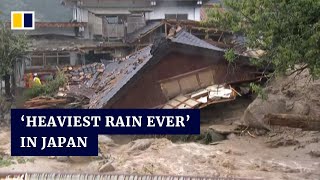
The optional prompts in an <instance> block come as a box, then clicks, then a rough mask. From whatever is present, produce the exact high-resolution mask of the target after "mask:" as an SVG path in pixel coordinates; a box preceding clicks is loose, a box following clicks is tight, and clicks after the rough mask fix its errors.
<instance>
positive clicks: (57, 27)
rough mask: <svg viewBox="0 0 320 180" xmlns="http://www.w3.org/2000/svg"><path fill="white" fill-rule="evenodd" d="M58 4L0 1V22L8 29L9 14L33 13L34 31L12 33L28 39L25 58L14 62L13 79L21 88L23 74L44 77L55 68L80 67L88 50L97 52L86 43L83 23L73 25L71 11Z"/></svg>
mask: <svg viewBox="0 0 320 180" xmlns="http://www.w3.org/2000/svg"><path fill="white" fill-rule="evenodd" d="M61 2H62V1H59V0H32V1H17V0H2V1H1V6H0V11H1V12H2V15H1V18H2V20H3V21H5V22H7V25H8V27H10V21H11V11H34V12H35V30H31V31H30V30H28V31H21V30H19V31H14V33H23V34H26V35H27V36H28V39H29V41H30V49H29V50H28V54H26V55H25V58H23V59H19V60H17V65H16V69H15V72H16V73H15V78H16V83H17V85H18V86H21V87H23V86H24V76H25V74H27V73H38V74H42V72H43V73H44V74H48V72H51V71H55V70H56V67H57V66H65V65H72V66H75V65H83V64H85V55H86V54H87V53H88V51H89V50H90V49H98V48H100V44H101V43H99V42H94V41H93V40H90V39H89V32H88V29H87V22H86V21H78V20H79V19H78V20H77V21H76V19H77V17H76V14H75V13H74V12H75V10H74V9H73V8H70V7H68V6H65V5H64V3H61Z"/></svg>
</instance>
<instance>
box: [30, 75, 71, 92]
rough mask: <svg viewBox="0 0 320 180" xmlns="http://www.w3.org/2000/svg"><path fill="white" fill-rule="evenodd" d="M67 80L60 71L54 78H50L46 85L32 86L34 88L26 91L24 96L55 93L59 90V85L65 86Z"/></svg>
mask: <svg viewBox="0 0 320 180" xmlns="http://www.w3.org/2000/svg"><path fill="white" fill-rule="evenodd" d="M65 82H66V78H65V76H64V74H63V73H62V72H58V73H57V76H56V78H55V79H53V80H49V81H48V82H47V83H46V84H45V85H40V86H32V88H30V89H28V90H26V91H25V93H24V96H25V97H26V98H34V97H37V96H41V95H53V94H54V93H56V92H57V91H58V90H59V87H61V86H63V85H64V84H65Z"/></svg>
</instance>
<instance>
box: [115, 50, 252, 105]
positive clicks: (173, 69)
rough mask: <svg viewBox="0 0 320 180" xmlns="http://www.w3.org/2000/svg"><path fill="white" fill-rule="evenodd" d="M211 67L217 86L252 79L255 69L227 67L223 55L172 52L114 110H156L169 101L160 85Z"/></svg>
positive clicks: (131, 88)
mask: <svg viewBox="0 0 320 180" xmlns="http://www.w3.org/2000/svg"><path fill="white" fill-rule="evenodd" d="M210 66H211V67H212V68H213V70H214V71H215V76H214V81H215V82H216V84H217V83H219V84H222V83H227V82H233V81H238V80H245V79H250V78H253V74H252V73H250V71H253V70H252V69H250V68H249V67H241V68H240V67H239V66H237V68H235V67H232V66H230V65H229V66H228V64H227V63H226V61H225V60H224V58H223V54H221V53H217V54H216V55H213V56H211V57H207V56H201V55H186V54H184V53H178V52H172V53H170V54H168V55H167V56H165V57H163V58H162V59H161V60H160V61H159V63H158V64H156V65H154V66H153V67H150V68H149V69H148V70H147V71H146V72H144V73H143V74H142V75H141V77H140V78H139V79H137V80H136V81H135V82H133V84H132V86H131V87H130V88H128V90H127V91H126V93H125V94H124V95H122V97H120V98H119V99H118V101H116V102H115V103H114V104H113V105H112V106H111V108H153V107H157V106H159V105H162V104H164V103H166V102H167V99H166V97H165V95H164V94H163V92H162V90H161V87H160V83H159V81H161V80H164V79H168V78H171V77H174V76H178V75H181V74H184V73H188V72H191V71H195V70H198V69H202V68H205V67H210Z"/></svg>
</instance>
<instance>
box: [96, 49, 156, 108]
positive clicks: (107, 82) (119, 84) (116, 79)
mask: <svg viewBox="0 0 320 180" xmlns="http://www.w3.org/2000/svg"><path fill="white" fill-rule="evenodd" d="M150 50H151V46H148V47H145V48H143V49H141V50H139V51H137V52H135V53H134V54H132V55H131V56H129V57H128V58H127V59H126V60H125V61H116V62H113V63H110V64H107V65H106V69H105V71H104V73H103V74H102V75H101V79H100V80H99V82H98V84H97V88H98V91H99V92H98V93H97V94H96V95H95V96H93V99H92V101H91V102H90V108H103V107H104V106H105V105H106V104H107V103H108V102H109V100H110V99H111V98H112V97H113V96H115V95H116V94H117V93H118V92H119V90H120V89H121V88H123V87H124V86H125V85H126V84H127V83H128V82H129V81H130V80H131V79H132V78H133V76H134V75H135V74H137V73H138V72H139V71H140V70H141V69H142V67H143V66H144V65H146V64H147V62H148V61H149V60H150V59H151V57H152V55H151V54H150Z"/></svg>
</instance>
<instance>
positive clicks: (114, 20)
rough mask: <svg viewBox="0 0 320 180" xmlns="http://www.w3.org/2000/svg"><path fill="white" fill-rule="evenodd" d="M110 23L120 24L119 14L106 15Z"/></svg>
mask: <svg viewBox="0 0 320 180" xmlns="http://www.w3.org/2000/svg"><path fill="white" fill-rule="evenodd" d="M106 19H107V22H108V24H119V17H118V16H109V17H106Z"/></svg>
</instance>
